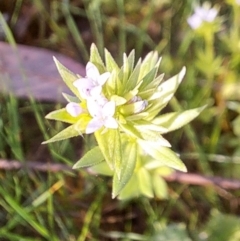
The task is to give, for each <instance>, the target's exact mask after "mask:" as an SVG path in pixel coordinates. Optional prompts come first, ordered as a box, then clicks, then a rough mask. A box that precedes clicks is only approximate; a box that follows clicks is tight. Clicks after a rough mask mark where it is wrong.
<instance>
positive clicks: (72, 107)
mask: <svg viewBox="0 0 240 241" xmlns="http://www.w3.org/2000/svg"><path fill="white" fill-rule="evenodd" d="M66 111H67V112H68V113H69V114H70V115H71V116H73V117H77V116H79V115H80V114H82V113H83V109H82V107H81V106H80V105H79V104H77V103H75V102H70V103H68V104H67V105H66Z"/></svg>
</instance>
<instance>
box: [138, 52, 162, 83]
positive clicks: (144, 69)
mask: <svg viewBox="0 0 240 241" xmlns="http://www.w3.org/2000/svg"><path fill="white" fill-rule="evenodd" d="M158 60H159V58H158V53H157V52H156V51H155V52H150V53H148V54H147V56H146V57H145V58H144V60H143V62H142V65H141V71H140V74H139V78H138V81H140V80H141V79H143V77H144V76H145V75H146V74H147V73H148V72H149V71H150V70H151V69H153V68H154V66H155V65H156V63H157V61H158ZM159 63H160V62H159Z"/></svg>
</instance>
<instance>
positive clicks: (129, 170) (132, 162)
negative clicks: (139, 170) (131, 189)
mask: <svg viewBox="0 0 240 241" xmlns="http://www.w3.org/2000/svg"><path fill="white" fill-rule="evenodd" d="M124 139H125V140H123V142H124V143H123V144H122V156H123V160H122V165H121V169H122V170H121V172H120V177H118V175H116V174H115V175H114V177H113V191H112V197H113V198H115V197H116V196H117V195H118V194H119V192H120V191H121V190H122V189H123V188H124V187H125V186H126V184H127V183H128V181H129V180H130V178H131V177H132V175H133V172H134V169H135V166H136V161H137V143H136V142H135V140H132V141H129V140H128V139H127V138H124Z"/></svg>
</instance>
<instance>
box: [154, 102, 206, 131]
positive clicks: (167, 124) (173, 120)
mask: <svg viewBox="0 0 240 241" xmlns="http://www.w3.org/2000/svg"><path fill="white" fill-rule="evenodd" d="M205 108H206V105H205V106H202V107H199V108H195V109H191V110H186V111H181V112H172V113H168V114H165V115H161V116H159V117H157V118H155V119H153V120H152V123H153V124H155V125H158V126H161V127H163V128H165V131H164V129H163V132H162V133H167V132H170V131H174V130H177V129H179V128H181V127H182V126H184V125H186V124H187V123H189V122H190V121H192V120H193V119H194V118H196V117H197V116H198V115H199V114H200V113H201V112H202V111H203V110H204V109H205Z"/></svg>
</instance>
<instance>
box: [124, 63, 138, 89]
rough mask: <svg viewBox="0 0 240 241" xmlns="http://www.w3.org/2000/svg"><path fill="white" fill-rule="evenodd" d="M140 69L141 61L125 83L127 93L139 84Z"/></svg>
mask: <svg viewBox="0 0 240 241" xmlns="http://www.w3.org/2000/svg"><path fill="white" fill-rule="evenodd" d="M140 69H141V61H138V63H137V65H136V67H135V68H134V70H133V71H132V73H131V75H130V77H129V78H128V80H127V81H126V83H125V86H124V93H127V92H129V91H130V90H133V89H134V88H135V86H136V85H137V81H138V76H139V73H140Z"/></svg>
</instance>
